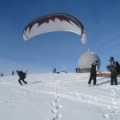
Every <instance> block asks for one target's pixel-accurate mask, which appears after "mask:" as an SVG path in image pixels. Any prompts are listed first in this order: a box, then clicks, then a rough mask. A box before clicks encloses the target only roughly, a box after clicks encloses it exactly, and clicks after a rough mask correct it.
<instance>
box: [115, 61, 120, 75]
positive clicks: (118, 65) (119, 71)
mask: <svg viewBox="0 0 120 120" xmlns="http://www.w3.org/2000/svg"><path fill="white" fill-rule="evenodd" d="M115 63H116V67H117V68H116V69H117V73H118V74H120V64H119V62H118V61H116V62H115Z"/></svg>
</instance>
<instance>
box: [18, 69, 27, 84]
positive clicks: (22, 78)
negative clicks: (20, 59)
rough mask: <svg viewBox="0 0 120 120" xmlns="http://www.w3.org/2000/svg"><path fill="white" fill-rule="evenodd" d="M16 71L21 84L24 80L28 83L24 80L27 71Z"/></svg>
mask: <svg viewBox="0 0 120 120" xmlns="http://www.w3.org/2000/svg"><path fill="white" fill-rule="evenodd" d="M16 73H17V74H18V76H19V80H18V82H19V84H20V85H22V82H24V83H25V84H27V82H26V81H25V80H24V79H25V78H26V73H25V72H23V71H19V70H17V71H16ZM21 81H22V82H21Z"/></svg>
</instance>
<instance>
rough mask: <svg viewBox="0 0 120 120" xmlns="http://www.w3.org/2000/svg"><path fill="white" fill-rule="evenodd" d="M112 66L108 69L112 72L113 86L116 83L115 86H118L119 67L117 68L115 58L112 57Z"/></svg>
mask: <svg viewBox="0 0 120 120" xmlns="http://www.w3.org/2000/svg"><path fill="white" fill-rule="evenodd" d="M109 61H110V65H109V67H108V70H109V71H110V72H111V76H110V78H111V85H113V83H115V85H117V84H118V82H117V74H118V73H117V66H116V62H115V61H114V57H110V60H109Z"/></svg>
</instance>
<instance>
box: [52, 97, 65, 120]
mask: <svg viewBox="0 0 120 120" xmlns="http://www.w3.org/2000/svg"><path fill="white" fill-rule="evenodd" d="M59 101H60V98H59V96H56V97H54V99H53V101H52V102H51V105H52V107H53V108H52V110H51V113H53V114H54V117H53V118H52V120H57V119H59V118H61V117H62V114H59V113H58V112H59V109H61V108H62V107H63V106H62V105H60V104H58V102H59Z"/></svg>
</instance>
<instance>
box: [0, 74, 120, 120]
mask: <svg viewBox="0 0 120 120" xmlns="http://www.w3.org/2000/svg"><path fill="white" fill-rule="evenodd" d="M48 77H50V79H49V80H48V79H47V77H45V79H46V81H42V78H40V77H35V78H34V77H33V79H35V80H36V81H34V82H31V83H30V84H28V85H23V86H19V85H17V84H14V83H12V82H10V80H5V79H3V78H1V79H2V83H1V84H4V85H5V84H6V85H12V86H14V87H18V88H20V89H24V90H27V91H28V92H21V96H20V97H24V96H25V95H26V94H29V93H30V92H39V93H43V94H50V95H54V96H55V97H54V99H53V101H52V102H51V106H52V110H51V113H53V114H55V115H54V117H53V118H52V120H57V119H59V118H61V117H62V114H60V113H58V111H59V109H61V108H62V107H63V106H62V105H61V104H56V103H57V102H59V101H60V97H61V98H62V97H63V98H67V99H70V100H76V101H81V102H85V103H87V104H89V105H90V107H91V108H92V109H95V110H97V111H99V112H101V114H103V117H104V118H105V119H108V118H110V120H116V119H115V118H113V116H114V115H115V114H119V113H120V99H118V98H120V96H119V95H118V94H117V95H116V91H117V92H120V87H115V86H110V85H109V84H110V83H109V82H108V83H107V82H106V84H104V85H102V84H101V85H98V86H90V87H89V86H88V88H87V89H86V88H84V87H82V86H79V87H78V86H76V87H74V85H72V84H73V83H82V82H83V83H84V82H85V83H86V84H87V81H88V77H86V80H82V79H81V78H80V77H79V76H78V75H73V76H70V79H69V78H64V79H65V80H63V81H61V79H60V80H59V79H56V78H57V75H56V76H55V77H54V76H51V75H48ZM75 78H76V79H75ZM74 79H75V80H74ZM101 80H104V78H103V79H102V78H99V79H98V82H100V81H101ZM105 80H106V79H105ZM32 83H33V84H32ZM34 83H36V84H34ZM33 85H37V86H38V88H36V89H32V86H33ZM41 87H51V88H52V91H43V90H39V88H41ZM94 87H100V88H103V89H104V88H106V87H107V88H109V89H110V90H111V92H112V94H111V93H107V92H104V91H101V90H95V89H94ZM12 89H13V88H11V90H12ZM18 92H19V93H20V91H18ZM10 101H12V98H9V97H8V98H7V100H6V101H3V102H0V106H1V105H3V104H6V103H7V102H10ZM14 104H15V103H14ZM16 104H17V103H16ZM99 108H102V109H107V110H108V113H104V112H102V111H101V110H100V109H99ZM7 110H9V108H8V109H7ZM57 113H58V114H57Z"/></svg>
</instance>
